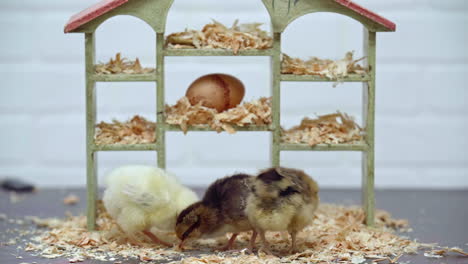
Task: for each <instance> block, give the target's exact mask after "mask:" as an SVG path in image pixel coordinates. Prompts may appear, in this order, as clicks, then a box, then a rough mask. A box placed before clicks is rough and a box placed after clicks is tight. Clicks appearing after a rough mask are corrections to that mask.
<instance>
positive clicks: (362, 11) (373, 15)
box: [334, 0, 396, 31]
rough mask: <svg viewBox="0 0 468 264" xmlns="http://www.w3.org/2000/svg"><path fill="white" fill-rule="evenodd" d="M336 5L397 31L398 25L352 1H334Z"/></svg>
mask: <svg viewBox="0 0 468 264" xmlns="http://www.w3.org/2000/svg"><path fill="white" fill-rule="evenodd" d="M334 1H335V2H336V3H338V4H340V5H342V6H344V7H346V8H349V9H351V10H353V11H355V12H356V13H359V14H360V15H362V16H364V17H367V18H368V19H370V20H372V21H374V22H375V23H378V24H380V25H382V26H384V27H386V28H387V29H388V30H389V31H395V30H396V25H395V23H393V22H392V21H390V20H388V19H386V18H385V17H382V16H380V15H378V14H376V13H374V12H372V11H370V10H369V9H366V8H364V7H362V6H360V5H358V4H356V3H354V2H352V1H350V0H334Z"/></svg>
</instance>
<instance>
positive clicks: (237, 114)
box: [165, 96, 271, 134]
mask: <svg viewBox="0 0 468 264" xmlns="http://www.w3.org/2000/svg"><path fill="white" fill-rule="evenodd" d="M165 114H166V123H168V124H171V125H179V126H180V127H181V129H182V130H183V131H184V132H185V133H186V132H187V130H188V126H191V125H209V126H210V127H211V128H212V129H213V130H215V131H217V132H218V133H219V132H221V131H223V130H224V131H227V132H228V133H231V134H232V133H235V132H236V130H235V128H234V126H241V127H243V126H248V125H268V124H271V98H266V97H261V98H260V99H258V100H254V101H252V102H244V103H243V104H239V105H238V106H236V107H234V108H231V109H228V110H226V111H223V112H221V113H218V111H217V110H216V109H214V108H208V107H205V106H202V102H200V103H198V104H196V105H191V104H190V101H189V100H188V98H187V97H185V96H184V97H182V98H181V99H180V100H179V101H177V103H176V104H175V105H173V106H167V105H166V111H165Z"/></svg>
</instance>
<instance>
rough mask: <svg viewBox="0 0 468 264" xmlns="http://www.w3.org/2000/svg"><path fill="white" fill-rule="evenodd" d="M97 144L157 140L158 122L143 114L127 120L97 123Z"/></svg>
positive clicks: (144, 142) (137, 142)
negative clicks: (146, 117) (144, 116)
mask: <svg viewBox="0 0 468 264" xmlns="http://www.w3.org/2000/svg"><path fill="white" fill-rule="evenodd" d="M96 128H97V129H96V136H95V138H94V140H95V142H96V144H97V145H107V144H146V143H153V142H155V141H156V123H154V122H151V121H148V120H146V119H145V118H143V117H141V116H138V115H136V116H134V117H133V118H132V119H130V120H129V121H127V122H123V123H122V122H119V121H117V120H113V121H112V123H105V122H101V123H99V124H97V125H96Z"/></svg>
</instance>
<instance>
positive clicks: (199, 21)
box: [166, 0, 272, 53]
mask: <svg viewBox="0 0 468 264" xmlns="http://www.w3.org/2000/svg"><path fill="white" fill-rule="evenodd" d="M236 21H238V23H236ZM218 23H219V24H218ZM221 24H222V25H223V26H222V25H221ZM235 24H236V25H237V27H234V25H235ZM256 24H258V26H257V25H256ZM270 25H271V21H270V16H269V14H268V11H267V10H266V8H265V6H264V5H263V4H262V2H261V1H244V2H243V4H239V3H238V2H223V3H221V2H219V1H216V0H209V1H204V2H203V3H200V2H193V1H190V0H178V1H174V3H173V5H172V7H171V9H170V11H169V15H168V19H167V25H166V35H167V36H166V44H167V46H168V47H169V48H175V49H217V48H218V49H227V50H232V51H233V52H234V53H237V51H238V50H239V51H242V50H243V49H245V50H247V49H248V50H265V49H268V48H269V47H271V43H272V42H271V41H270V38H269V37H271V30H270V27H271V26H270ZM204 29H205V30H204ZM185 30H188V32H185V33H184V31H185ZM195 31H196V32H195ZM227 31H228V32H234V31H235V32H237V35H236V38H233V37H232V35H231V34H224V33H225V32H227ZM244 32H249V33H251V34H250V37H248V36H245V35H243V34H242V33H244ZM220 34H223V35H222V36H221V37H219V38H218V36H220Z"/></svg>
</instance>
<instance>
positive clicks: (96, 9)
mask: <svg viewBox="0 0 468 264" xmlns="http://www.w3.org/2000/svg"><path fill="white" fill-rule="evenodd" d="M132 1H135V0H132ZM296 1H298V0H296ZM302 1H311V0H302ZM328 1H330V2H334V3H336V4H338V5H340V6H342V7H345V8H346V9H349V10H351V11H353V12H355V13H357V14H358V15H359V16H362V17H363V18H365V19H368V20H370V21H372V22H374V23H376V24H378V25H380V27H382V31H395V29H396V25H395V23H393V22H391V21H390V20H388V19H386V18H384V17H382V16H380V15H378V14H377V13H374V12H372V11H370V10H369V9H366V8H364V7H362V6H360V5H358V4H356V3H354V2H352V1H351V0H328ZM128 2H129V0H101V1H100V2H98V3H96V4H95V5H93V6H91V7H88V8H87V9H85V10H83V11H81V12H79V13H77V14H75V15H73V16H72V17H71V18H70V20H69V21H68V23H67V24H66V25H65V29H64V32H65V33H70V32H75V31H76V30H77V29H79V28H80V27H81V26H83V25H85V24H87V23H89V22H91V21H93V20H95V19H97V18H99V17H100V16H102V15H104V14H107V13H108V12H110V11H112V10H114V9H115V8H117V7H119V6H122V5H124V4H126V3H128Z"/></svg>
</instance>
